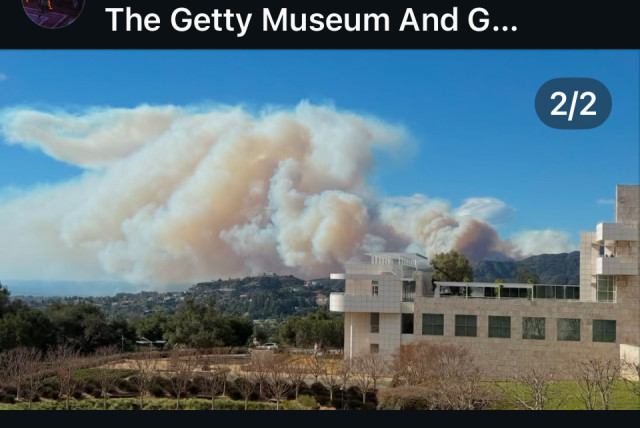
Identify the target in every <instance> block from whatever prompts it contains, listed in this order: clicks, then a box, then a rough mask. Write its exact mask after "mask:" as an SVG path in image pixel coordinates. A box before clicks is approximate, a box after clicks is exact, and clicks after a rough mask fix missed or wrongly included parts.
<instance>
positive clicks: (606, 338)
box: [593, 320, 616, 343]
mask: <svg viewBox="0 0 640 428" xmlns="http://www.w3.org/2000/svg"><path fill="white" fill-rule="evenodd" d="M593 341H594V342H612V343H614V342H615V341H616V321H615V320H593Z"/></svg>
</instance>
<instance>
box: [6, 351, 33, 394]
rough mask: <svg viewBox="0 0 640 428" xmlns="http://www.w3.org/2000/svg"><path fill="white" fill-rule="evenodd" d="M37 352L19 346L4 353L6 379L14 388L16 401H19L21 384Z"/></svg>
mask: <svg viewBox="0 0 640 428" xmlns="http://www.w3.org/2000/svg"><path fill="white" fill-rule="evenodd" d="M37 352H38V351H37V350H35V349H33V348H26V347H24V346H20V347H18V348H13V349H10V350H8V351H6V352H5V353H4V358H3V359H4V364H3V366H4V367H5V371H6V374H7V377H8V379H9V381H10V382H11V383H13V384H14V385H15V387H16V400H20V398H21V397H20V392H21V388H22V383H23V382H24V379H25V377H26V375H27V373H28V370H29V368H30V367H29V365H30V364H29V363H30V361H31V360H33V359H34V358H35V356H36V354H37Z"/></svg>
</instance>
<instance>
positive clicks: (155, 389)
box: [149, 383, 166, 397]
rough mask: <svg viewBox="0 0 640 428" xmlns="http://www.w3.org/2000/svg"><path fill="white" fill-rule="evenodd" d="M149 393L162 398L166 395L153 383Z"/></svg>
mask: <svg viewBox="0 0 640 428" xmlns="http://www.w3.org/2000/svg"><path fill="white" fill-rule="evenodd" d="M149 392H150V393H151V395H153V396H154V397H164V396H166V394H165V392H164V389H162V387H161V386H160V385H158V384H157V383H154V384H152V385H151V386H150V387H149Z"/></svg>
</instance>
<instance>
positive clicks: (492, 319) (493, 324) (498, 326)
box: [489, 315, 511, 339]
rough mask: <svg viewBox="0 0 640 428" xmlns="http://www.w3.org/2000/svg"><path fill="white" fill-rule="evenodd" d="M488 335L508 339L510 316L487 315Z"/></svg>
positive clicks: (509, 334)
mask: <svg viewBox="0 0 640 428" xmlns="http://www.w3.org/2000/svg"><path fill="white" fill-rule="evenodd" d="M489 337H499V338H503V339H509V338H510V337H511V317H507V316H492V315H489Z"/></svg>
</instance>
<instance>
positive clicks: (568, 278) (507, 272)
mask: <svg viewBox="0 0 640 428" xmlns="http://www.w3.org/2000/svg"><path fill="white" fill-rule="evenodd" d="M519 268H521V269H522V268H524V269H527V270H529V271H530V272H532V273H534V274H536V275H537V276H538V279H539V281H538V282H539V283H540V284H558V285H565V284H579V283H580V252H579V251H573V252H571V253H561V254H541V255H539V256H531V257H527V258H526V259H523V260H519V261H490V260H485V261H482V262H480V263H478V264H477V265H476V266H475V267H474V268H473V279H474V281H478V282H493V281H494V280H495V279H496V278H500V279H502V280H503V281H504V282H519V281H518V280H519V279H518V269H519ZM520 282H522V281H520Z"/></svg>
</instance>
